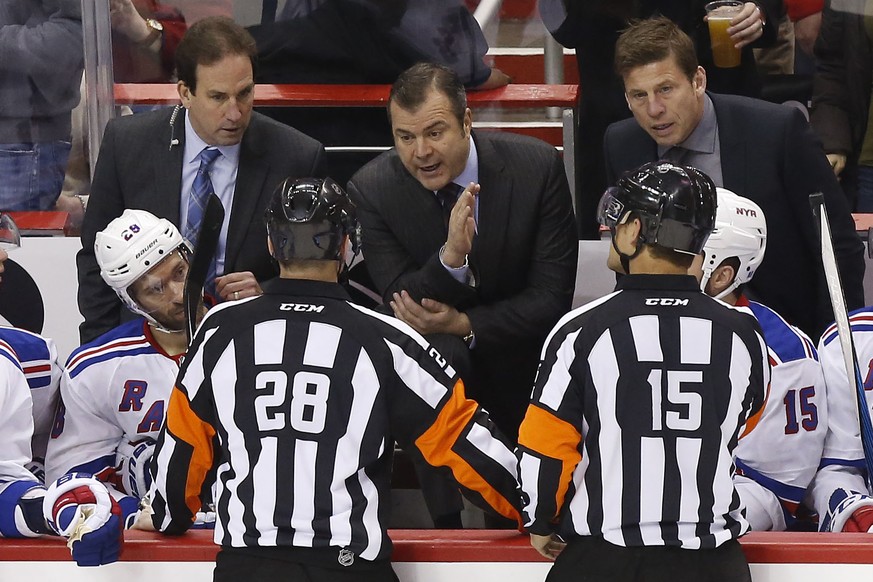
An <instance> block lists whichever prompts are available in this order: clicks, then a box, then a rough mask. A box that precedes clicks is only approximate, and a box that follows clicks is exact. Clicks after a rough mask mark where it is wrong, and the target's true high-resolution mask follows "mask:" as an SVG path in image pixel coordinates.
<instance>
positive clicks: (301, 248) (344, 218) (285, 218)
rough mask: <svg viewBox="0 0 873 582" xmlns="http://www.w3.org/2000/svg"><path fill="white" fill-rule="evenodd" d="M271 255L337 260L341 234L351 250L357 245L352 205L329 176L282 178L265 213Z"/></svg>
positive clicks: (355, 223) (358, 238) (358, 234)
mask: <svg viewBox="0 0 873 582" xmlns="http://www.w3.org/2000/svg"><path fill="white" fill-rule="evenodd" d="M264 218H265V219H266V221H267V235H268V236H269V237H270V242H271V243H272V244H273V257H274V258H275V259H277V260H280V261H289V260H292V259H315V260H340V259H341V258H342V257H341V256H340V253H341V250H342V241H343V236H344V235H349V239H350V240H351V242H352V250H353V251H354V252H355V254H357V252H358V248H359V246H360V227H359V226H358V221H357V219H356V218H355V205H354V204H352V201H351V200H350V199H349V197H348V195H346V193H345V191H344V190H343V189H342V188H340V186H339V184H337V183H336V182H334V181H333V180H331V179H330V178H324V179H321V178H300V179H292V178H285V180H283V181H282V183H281V184H279V186H278V187H277V188H276V189H275V190H274V191H273V196H272V199H271V200H270V204H269V205H268V206H267V210H266V212H265V213H264Z"/></svg>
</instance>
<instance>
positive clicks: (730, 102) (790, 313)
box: [604, 93, 865, 337]
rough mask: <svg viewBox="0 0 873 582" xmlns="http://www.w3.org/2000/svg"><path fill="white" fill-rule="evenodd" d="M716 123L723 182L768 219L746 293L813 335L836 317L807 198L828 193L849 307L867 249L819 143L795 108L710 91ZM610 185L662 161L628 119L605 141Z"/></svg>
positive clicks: (856, 303)
mask: <svg viewBox="0 0 873 582" xmlns="http://www.w3.org/2000/svg"><path fill="white" fill-rule="evenodd" d="M709 96H710V97H711V98H712V102H713V104H714V106H715V115H716V118H717V120H718V133H719V144H720V147H721V166H722V176H723V178H724V187H725V188H727V189H728V190H731V191H733V192H736V193H737V194H739V195H741V196H745V197H747V198H750V199H752V200H754V201H755V202H757V203H758V205H759V206H760V207H761V208H762V209H763V210H764V214H765V216H766V219H767V251H766V254H765V255H764V261H763V262H762V263H761V266H760V267H758V270H757V271H756V272H755V277H754V279H753V280H752V281H751V282H750V283H749V284H748V285H747V287H746V292H747V294H748V295H749V296H750V297H752V298H754V299H756V300H759V301H760V302H761V303H764V304H766V305H767V306H769V307H771V308H772V309H774V310H776V311H777V312H779V313H780V314H781V315H782V316H783V317H785V318H786V319H787V320H788V321H789V322H791V323H793V324H794V325H796V326H798V327H800V328H801V329H802V330H803V331H805V332H806V333H807V334H809V335H810V336H812V337H818V336H819V335H820V334H821V333H822V331H824V328H825V327H826V326H827V325H828V324H829V323H830V322H832V321H833V319H834V316H833V310H832V309H831V305H830V299H829V295H828V292H827V284H826V281H825V278H824V271H823V267H822V260H821V247H820V243H819V235H818V228H817V224H816V220H815V217H814V216H813V214H812V210H811V208H810V205H809V195H810V194H812V193H814V192H823V193H824V196H825V204H826V206H827V211H828V216H829V219H830V226H831V230H832V233H833V238H834V249H835V251H836V255H837V261H838V265H839V269H840V276H841V278H842V281H843V286H844V289H845V294H846V303H847V305H848V307H849V309H855V308H858V307H862V306H863V305H864V287H863V279H864V267H865V263H864V246H863V244H862V242H861V239H860V238H859V237H858V235H857V233H856V232H855V224H854V221H853V220H852V215H851V214H850V211H849V207H848V204H847V202H846V198H845V196H844V195H843V193H842V191H841V189H840V185H839V183H838V182H837V180H836V178H835V177H834V173H833V171H832V170H831V168H830V165H829V164H828V162H827V158H825V155H824V151H823V150H822V147H821V143H820V141H819V140H818V138H817V137H816V136H815V134H814V133H813V132H812V130H811V129H810V127H809V124H808V123H807V121H806V119H804V117H803V115H802V114H801V113H800V111H798V110H797V109H795V108H793V107H789V106H785V105H775V104H772V103H767V102H764V101H760V100H756V99H749V98H746V97H737V96H732V95H719V94H716V93H710V94H709ZM604 152H605V158H606V171H607V178H608V180H609V183H610V184H614V183H615V181H616V180H617V179H618V178H619V177H620V176H621V175H622V174H623V173H624V172H627V171H629V170H632V169H634V168H636V167H638V166H640V165H642V164H644V163H645V162H650V161H653V160H656V159H657V156H658V153H657V145H656V143H655V141H654V140H653V139H652V138H651V137H649V135H648V134H647V133H646V132H645V131H644V130H643V129H642V128H641V127H640V126H639V125H638V124H637V122H636V120H634V119H627V120H624V121H620V122H617V123H614V124H612V125H611V126H609V128H608V129H607V131H606V137H605V138H604Z"/></svg>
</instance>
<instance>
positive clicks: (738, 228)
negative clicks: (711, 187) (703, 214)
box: [700, 188, 767, 299]
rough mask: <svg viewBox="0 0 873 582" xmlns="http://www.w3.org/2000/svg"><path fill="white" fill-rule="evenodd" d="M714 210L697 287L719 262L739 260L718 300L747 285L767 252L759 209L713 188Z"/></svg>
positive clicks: (707, 278)
mask: <svg viewBox="0 0 873 582" xmlns="http://www.w3.org/2000/svg"><path fill="white" fill-rule="evenodd" d="M716 195H717V196H718V210H717V211H716V215H715V229H714V230H713V231H712V234H711V235H709V239H708V240H707V241H706V244H705V245H704V246H703V251H702V253H703V277H702V278H701V280H700V288H701V289H705V288H706V283H707V282H708V281H709V278H710V277H711V276H712V272H713V271H714V270H715V269H716V268H717V267H718V266H719V265H721V263H722V261H724V260H725V259H729V258H731V257H736V258H737V259H739V261H740V265H739V267H738V268H737V273H736V276H735V277H734V281H733V283H731V284H730V286H729V287H728V288H726V289H725V290H724V291H722V292H721V293H719V294H718V295H717V296H716V298H717V299H721V298H722V297H724V296H725V295H727V294H728V293H730V292H731V291H733V290H734V289H736V288H737V287H739V286H740V285H743V284H744V283H748V282H749V281H751V280H752V277H753V276H754V275H755V270H756V269H757V268H758V266H759V265H760V264H761V261H762V260H764V251H765V250H766V249H767V221H766V219H765V217H764V211H763V210H761V207H760V206H758V205H757V204H755V203H754V202H752V201H751V200H749V199H748V198H744V197H743V196H739V195H738V194H734V193H733V192H731V191H730V190H727V189H725V188H716Z"/></svg>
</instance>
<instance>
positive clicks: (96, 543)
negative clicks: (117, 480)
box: [43, 473, 124, 566]
mask: <svg viewBox="0 0 873 582" xmlns="http://www.w3.org/2000/svg"><path fill="white" fill-rule="evenodd" d="M43 515H44V516H45V520H46V522H47V523H48V525H49V527H50V528H51V529H52V530H54V531H55V532H56V533H57V534H58V535H60V536H62V537H64V538H66V539H67V546H68V547H69V548H70V550H71V551H72V554H73V559H74V560H75V561H76V563H77V564H78V565H79V566H100V565H101V564H111V563H112V562H115V561H117V560H118V557H119V556H120V555H121V548H122V545H123V544H124V538H123V535H122V520H121V508H120V507H119V505H118V503H117V502H116V501H115V500H114V499H113V498H112V496H111V495H110V493H109V490H108V489H107V488H106V485H104V484H103V483H101V482H100V481H98V480H97V479H95V478H94V477H92V476H91V475H89V474H87V473H69V474H67V475H64V476H63V477H61V478H60V479H58V480H57V481H55V482H54V483H52V484H51V486H50V487H49V488H48V491H46V494H45V500H44V502H43Z"/></svg>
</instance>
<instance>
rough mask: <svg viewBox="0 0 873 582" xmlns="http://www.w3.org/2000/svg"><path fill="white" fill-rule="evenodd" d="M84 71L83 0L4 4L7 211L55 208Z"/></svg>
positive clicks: (0, 200)
mask: <svg viewBox="0 0 873 582" xmlns="http://www.w3.org/2000/svg"><path fill="white" fill-rule="evenodd" d="M83 67H84V56H83V45H82V9H81V4H80V0H9V1H8V2H3V4H2V6H0V87H2V94H3V96H2V99H0V102H2V105H0V176H3V180H2V184H0V210H53V209H54V208H55V202H56V201H57V199H58V196H59V195H60V193H61V187H62V186H63V183H64V172H65V170H66V165H67V157H68V156H69V153H70V137H71V129H70V124H71V121H70V112H71V111H72V110H73V108H74V107H75V106H76V104H78V102H79V83H80V81H81V78H82V69H83Z"/></svg>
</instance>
